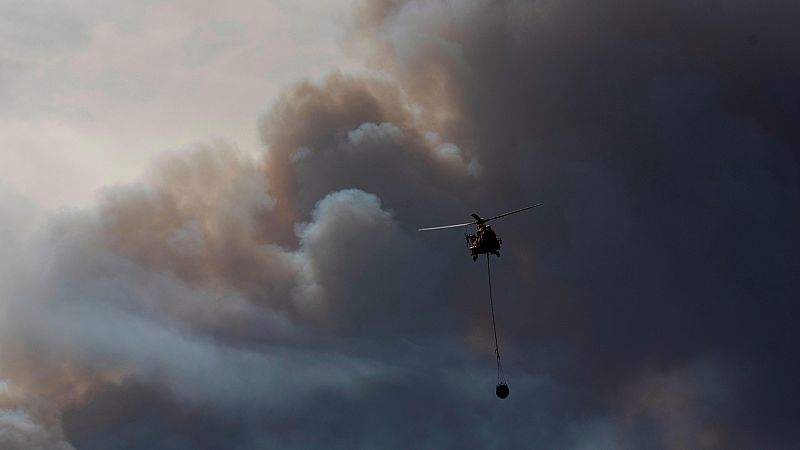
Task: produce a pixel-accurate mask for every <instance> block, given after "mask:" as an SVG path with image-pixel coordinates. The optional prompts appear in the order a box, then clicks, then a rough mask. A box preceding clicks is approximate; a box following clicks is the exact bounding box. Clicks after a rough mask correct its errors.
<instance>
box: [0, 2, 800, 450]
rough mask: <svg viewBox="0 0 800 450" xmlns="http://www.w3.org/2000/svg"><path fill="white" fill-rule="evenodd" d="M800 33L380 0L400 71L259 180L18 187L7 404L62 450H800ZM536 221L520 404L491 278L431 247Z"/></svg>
mask: <svg viewBox="0 0 800 450" xmlns="http://www.w3.org/2000/svg"><path fill="white" fill-rule="evenodd" d="M798 13H800V5H797V4H796V3H795V2H788V1H766V2H761V3H758V4H755V3H752V2H744V1H732V2H730V1H728V2H718V1H711V2H704V3H702V4H698V3H696V2H688V1H683V0H671V1H666V2H664V1H662V2H652V1H645V2H630V1H623V0H604V1H601V2H589V3H587V2H577V1H567V0H565V1H541V2H531V1H488V0H487V1H475V2H450V1H444V0H441V1H435V0H430V1H373V2H366V3H364V4H363V5H362V6H361V7H360V8H359V9H358V11H357V12H356V14H355V16H354V20H353V24H352V25H353V26H352V33H351V36H350V39H349V40H348V42H347V45H348V48H349V49H350V50H351V51H352V52H354V53H356V54H358V55H360V56H361V57H363V58H364V60H365V61H366V62H367V64H369V65H370V66H371V68H372V69H374V71H377V72H379V73H380V74H381V75H380V76H367V75H359V76H356V75H346V74H338V73H337V74H331V75H330V76H329V77H328V78H326V79H325V80H324V81H323V82H322V83H319V84H314V83H309V82H302V83H299V84H298V85H296V86H295V87H293V88H291V89H289V90H288V91H287V92H285V93H284V94H283V96H282V97H281V98H280V99H279V100H278V101H277V102H276V104H275V105H274V106H273V108H272V110H271V112H270V113H269V114H266V115H265V116H264V117H263V118H262V119H261V121H260V125H259V130H260V133H261V136H262V139H263V142H264V146H265V153H264V157H263V160H258V161H253V160H251V159H248V158H246V157H244V156H241V155H240V154H239V153H238V152H237V151H236V150H235V148H231V146H230V145H228V144H225V143H219V142H217V143H210V144H208V145H206V146H201V147H199V148H197V149H194V150H192V151H190V152H187V153H185V154H182V155H176V156H173V157H171V158H169V159H167V160H164V161H160V162H159V163H158V164H156V165H155V167H154V170H153V173H152V174H150V175H149V176H148V178H147V179H146V180H144V181H143V182H142V183H140V184H136V185H131V186H126V187H118V188H113V189H110V190H108V191H107V192H106V193H105V195H104V197H103V200H102V201H101V202H100V204H99V205H98V206H97V208H95V209H92V210H89V211H77V212H70V213H62V214H58V215H55V216H49V217H37V216H36V213H35V212H30V211H29V212H27V213H23V211H26V210H29V208H26V207H25V206H24V205H22V204H21V203H20V201H19V200H12V199H6V198H5V197H6V196H3V197H4V198H3V199H2V203H0V205H2V211H3V217H9V220H4V224H3V226H2V227H0V233H2V234H3V240H4V241H7V242H10V243H11V244H9V249H8V250H7V252H6V253H5V254H4V255H3V257H2V259H0V264H2V266H1V267H2V268H3V270H2V273H1V274H2V277H3V278H2V279H3V286H2V288H0V294H2V297H0V300H2V303H0V306H2V309H0V320H2V321H3V323H2V325H3V326H2V331H0V339H1V340H0V342H2V346H0V356H1V358H0V374H2V376H3V378H5V379H8V380H10V381H9V382H3V383H5V384H0V388H2V386H12V385H13V386H15V387H14V389H21V390H24V392H26V394H24V396H23V397H19V396H18V397H15V399H16V400H14V401H15V402H21V401H22V400H19V399H23V398H24V399H26V400H25V401H26V402H34V401H36V402H39V401H41V402H44V403H41V405H47V406H46V408H44V409H37V410H36V411H47V412H46V414H45V413H41V414H40V413H36V414H30V413H29V415H28V416H27V417H28V419H29V421H30V423H31V424H32V426H31V427H29V428H28V429H29V430H32V431H31V436H38V437H36V439H39V440H38V441H31V442H43V444H41V448H52V445H62V447H64V448H69V447H68V445H69V444H66V441H69V442H70V443H71V444H72V445H74V446H75V447H76V448H81V449H93V448H98V449H100V448H102V449H108V448H154V449H158V448H165V449H166V448H170V449H175V448H208V449H216V448H575V449H579V448H609V449H610V448H654V449H661V448H664V449H684V448H710V449H713V448H725V449H729V448H787V449H788V448H794V447H796V446H797V445H798V443H800V436H798V432H797V423H798V419H799V418H800V412H799V411H798V408H797V407H796V405H795V401H794V400H793V399H794V398H796V397H798V396H800V392H799V391H798V388H797V383H796V380H797V379H798V378H800V364H798V362H797V361H800V358H798V354H797V350H796V349H795V346H794V342H795V341H796V340H797V332H796V331H795V329H796V327H795V322H796V318H797V308H796V306H795V304H794V303H795V302H794V300H795V298H796V293H797V292H798V287H800V286H798V285H799V284H800V282H798V279H799V278H798V277H797V275H796V274H797V272H798V270H799V269H800V264H799V263H798V258H797V256H796V255H797V254H798V251H799V250H800V239H798V237H797V233H796V231H795V230H797V229H798V228H799V227H800V209H798V208H797V205H798V204H800V171H799V170H798V167H800V166H799V165H798V156H797V155H798V154H797V148H799V146H800V134H798V132H797V129H796V127H795V126H794V125H795V123H797V122H798V120H800V106H798V105H800V88H798V85H797V83H796V80H797V79H800V56H798V55H800V39H798V38H799V37H800V36H798V33H797V32H796V31H795V29H796V26H795V23H794V22H795V20H794V18H795V17H798ZM538 202H543V203H544V206H543V207H541V208H537V209H535V210H533V211H531V212H527V213H523V214H521V215H517V216H513V217H509V218H508V219H504V220H503V221H499V222H497V224H496V227H495V228H496V230H497V231H498V233H499V234H500V235H501V237H502V238H503V240H504V241H505V246H504V248H503V250H502V254H503V256H502V257H501V258H500V259H499V260H494V261H496V262H493V263H494V266H493V269H494V270H493V281H494V282H495V283H496V286H497V288H496V301H497V304H496V306H497V313H498V317H497V319H498V325H499V331H500V343H501V347H502V349H503V357H504V362H505V370H506V372H507V374H508V377H509V380H508V381H509V385H510V387H511V395H510V397H509V398H508V399H506V400H504V401H502V402H501V401H499V400H497V399H496V398H495V397H494V385H493V383H494V373H493V369H494V368H493V362H494V361H493V357H494V356H493V354H492V348H491V323H490V322H489V319H488V305H487V299H486V298H485V289H486V286H485V269H484V267H483V264H473V263H472V262H471V261H470V260H469V258H468V257H467V255H466V251H465V249H464V248H463V238H462V237H461V235H460V230H455V231H451V232H448V231H440V232H431V233H428V234H423V233H418V232H416V231H415V230H416V228H418V227H420V226H430V225H437V224H445V223H451V222H458V221H461V220H463V219H467V214H468V213H471V212H473V211H476V212H479V213H481V214H484V215H487V216H488V215H492V214H494V213H499V212H503V211H505V210H510V209H514V208H517V207H522V206H526V205H528V204H533V203H538ZM12 219H13V220H12ZM8 389H11V388H8ZM15 392H16V391H15ZM0 395H9V394H3V391H0ZM15 395H16V394H15ZM19 395H22V394H19ZM0 399H2V397H0ZM16 404H17V403H13V402H10V401H5V400H3V403H2V408H3V409H0V426H1V427H5V428H0V442H4V441H3V439H7V440H9V442H16V441H13V440H12V439H17V438H18V437H19V434H13V433H18V431H14V430H20V429H22V428H20V427H19V425H18V424H19V423H21V422H20V421H19V419H20V417H21V416H20V415H19V414H18V413H19V412H20V411H23V412H24V411H32V409H30V408H28V409H25V408H23V407H17V406H14V405H16ZM9 405H10V406H9ZM59 411H60V414H61V418H60V419H59V417H58V414H59ZM14 414H17V415H14ZM37 414H38V415H37ZM6 423H9V424H12V423H13V425H5V424H6ZM12 426H13V427H15V428H13V429H12V428H10V427H12ZM62 427H63V433H62V431H61V430H62ZM6 429H9V430H12V431H8V432H7V431H6ZM7 436H10V437H7ZM31 439H33V438H31ZM50 443H53V444H50ZM48 445H50V447H48Z"/></svg>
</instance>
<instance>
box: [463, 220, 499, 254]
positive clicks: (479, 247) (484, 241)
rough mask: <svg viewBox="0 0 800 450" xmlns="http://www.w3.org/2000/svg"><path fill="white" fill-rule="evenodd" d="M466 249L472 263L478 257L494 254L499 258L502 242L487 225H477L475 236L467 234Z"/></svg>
mask: <svg viewBox="0 0 800 450" xmlns="http://www.w3.org/2000/svg"><path fill="white" fill-rule="evenodd" d="M466 238H467V247H468V249H469V255H470V256H472V260H473V261H477V260H478V255H482V254H490V253H494V254H495V255H497V256H500V244H502V243H503V241H502V240H501V239H500V238H498V237H497V234H495V232H494V230H492V228H491V227H490V226H488V225H484V224H479V225H478V231H477V233H476V234H467V235H466Z"/></svg>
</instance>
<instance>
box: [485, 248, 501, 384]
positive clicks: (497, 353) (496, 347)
mask: <svg viewBox="0 0 800 450" xmlns="http://www.w3.org/2000/svg"><path fill="white" fill-rule="evenodd" d="M489 259H490V258H489V254H488V253H487V254H486V273H487V274H488V278H489V307H490V308H491V310H492V330H494V354H495V356H496V357H497V383H498V384H500V382H501V376H502V373H503V367H502V366H501V365H500V346H499V345H498V343H497V325H496V324H495V320H494V299H493V298H492V269H491V267H490V264H489Z"/></svg>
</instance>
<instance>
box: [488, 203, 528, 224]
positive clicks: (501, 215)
mask: <svg viewBox="0 0 800 450" xmlns="http://www.w3.org/2000/svg"><path fill="white" fill-rule="evenodd" d="M537 206H542V204H541V203H539V204H538V205H533V206H528V207H527V208H522V209H518V210H516V211H511V212H507V213H505V214H500V215H499V216H494V217H492V218H491V219H485V220H484V222H488V221H490V220H494V219H499V218H501V217H505V216H510V215H511V214H516V213H518V212H522V211H525V210H526V209H531V208H536V207H537Z"/></svg>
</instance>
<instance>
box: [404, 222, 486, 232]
mask: <svg viewBox="0 0 800 450" xmlns="http://www.w3.org/2000/svg"><path fill="white" fill-rule="evenodd" d="M476 223H477V222H467V223H458V224H455V225H444V226H441V227H430V228H420V229H419V230H417V231H430V230H443V229H445V228H458V227H465V226H467V225H475V224H476Z"/></svg>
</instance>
